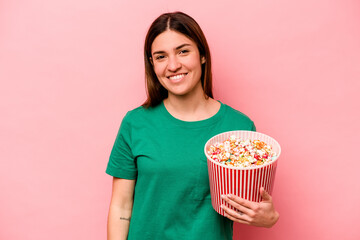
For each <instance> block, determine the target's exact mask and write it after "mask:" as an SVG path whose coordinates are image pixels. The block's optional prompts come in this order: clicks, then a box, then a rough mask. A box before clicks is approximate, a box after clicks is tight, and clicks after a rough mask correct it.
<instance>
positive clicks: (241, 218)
mask: <svg viewBox="0 0 360 240" xmlns="http://www.w3.org/2000/svg"><path fill="white" fill-rule="evenodd" d="M221 208H222V209H223V210H224V212H225V214H224V216H225V217H227V218H229V219H230V220H232V221H234V222H238V223H243V224H248V225H249V224H250V223H249V221H248V220H249V219H248V216H247V215H246V214H244V213H241V212H237V211H234V210H232V209H230V208H228V207H226V206H224V205H221Z"/></svg>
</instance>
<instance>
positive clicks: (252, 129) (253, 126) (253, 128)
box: [251, 121, 256, 132]
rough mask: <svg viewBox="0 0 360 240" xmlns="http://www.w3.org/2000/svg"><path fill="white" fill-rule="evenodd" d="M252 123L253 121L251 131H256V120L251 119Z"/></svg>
mask: <svg viewBox="0 0 360 240" xmlns="http://www.w3.org/2000/svg"><path fill="white" fill-rule="evenodd" d="M251 123H252V126H251V131H254V132H256V126H255V124H254V122H253V121H251Z"/></svg>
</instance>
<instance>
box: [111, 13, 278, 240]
mask: <svg viewBox="0 0 360 240" xmlns="http://www.w3.org/2000/svg"><path fill="white" fill-rule="evenodd" d="M144 50H145V51H144V55H145V56H144V57H145V58H144V60H145V72H146V85H147V91H148V98H147V100H146V102H145V103H144V104H143V106H141V107H138V108H136V109H134V110H132V111H129V112H128V113H127V114H126V116H125V117H124V119H123V121H122V123H121V127H120V130H119V133H118V135H117V137H116V140H115V143H114V147H113V149H112V152H111V155H110V159H109V163H108V166H107V169H106V172H107V173H108V174H110V175H111V176H113V177H114V179H113V192H112V198H111V204H110V210H109V217H108V239H126V238H128V239H151V240H153V239H161V240H163V239H202V238H203V239H214V240H218V239H232V226H233V224H232V223H233V221H236V222H240V223H244V224H251V225H255V226H263V227H270V226H272V225H273V224H275V223H276V221H277V219H278V213H277V212H276V211H275V209H274V207H273V203H272V200H271V197H270V196H269V195H268V194H267V193H266V192H265V191H264V190H263V189H262V190H261V194H262V196H263V199H264V200H263V202H261V203H255V202H249V201H246V200H243V199H241V198H238V197H236V196H223V198H224V200H225V201H227V202H229V203H230V204H231V205H233V206H234V207H236V208H237V209H238V210H239V211H237V212H235V211H232V210H231V209H228V208H226V207H225V209H224V210H225V212H226V214H227V215H226V216H227V218H226V217H223V216H221V215H219V214H218V213H217V212H215V211H214V210H213V209H212V206H211V199H210V189H209V179H208V175H207V165H206V157H205V155H204V152H203V148H204V145H205V142H206V141H207V140H208V139H209V138H211V137H212V136H214V135H216V134H218V133H221V132H224V131H230V130H253V131H255V126H254V124H253V122H252V121H251V120H250V119H249V118H248V117H247V116H245V115H244V114H242V113H240V112H238V111H237V110H234V109H232V108H231V107H229V106H227V105H225V104H223V103H221V102H219V101H216V100H214V99H213V94H212V76H211V58H210V51H209V47H208V44H207V42H206V39H205V36H204V34H203V32H202V30H201V29H200V27H199V25H198V24H197V23H196V22H195V20H194V19H192V18H191V17H190V16H188V15H186V14H184V13H181V12H175V13H166V14H163V15H161V16H160V17H158V18H157V19H156V20H155V21H154V22H153V23H152V25H151V26H150V29H149V31H148V33H147V36H146V40H145V49H144Z"/></svg>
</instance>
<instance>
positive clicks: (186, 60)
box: [151, 30, 205, 96]
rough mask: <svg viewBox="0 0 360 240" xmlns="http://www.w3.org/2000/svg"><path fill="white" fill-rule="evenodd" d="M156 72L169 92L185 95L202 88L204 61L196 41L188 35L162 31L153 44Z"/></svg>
mask: <svg viewBox="0 0 360 240" xmlns="http://www.w3.org/2000/svg"><path fill="white" fill-rule="evenodd" d="M151 55H152V59H151V60H152V63H153V67H154V71H155V74H156V76H157V78H158V79H159V81H160V83H161V85H162V86H163V87H164V88H165V89H167V90H168V94H169V96H170V95H175V96H184V95H188V94H192V93H195V92H197V91H202V92H203V89H202V86H201V80H200V79H201V64H202V63H204V62H205V59H204V58H203V57H202V58H201V57H200V53H199V50H198V48H197V46H196V43H195V42H193V41H192V40H191V39H189V38H188V37H186V36H185V35H183V34H181V33H178V32H176V31H172V30H167V31H165V32H163V33H161V34H159V35H158V36H157V37H156V38H155V40H154V42H153V43H152V45H151Z"/></svg>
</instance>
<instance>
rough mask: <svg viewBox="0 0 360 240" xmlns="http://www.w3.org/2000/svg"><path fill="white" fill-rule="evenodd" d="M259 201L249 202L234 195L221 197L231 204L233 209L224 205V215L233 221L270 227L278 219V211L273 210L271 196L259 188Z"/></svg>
mask: <svg viewBox="0 0 360 240" xmlns="http://www.w3.org/2000/svg"><path fill="white" fill-rule="evenodd" d="M260 194H261V197H262V199H263V200H262V201H261V202H259V203H258V202H251V201H248V200H245V199H243V198H240V197H238V196H235V195H232V194H231V195H230V194H229V195H223V196H221V198H222V199H223V200H224V201H226V202H227V203H229V204H230V205H231V206H233V207H234V208H235V209H237V211H234V210H232V209H230V208H228V207H226V206H224V205H222V206H221V207H222V208H223V209H224V211H225V217H227V218H229V219H231V220H233V221H234V222H239V223H244V224H248V225H253V226H257V227H267V228H270V227H272V226H273V225H274V224H275V223H276V222H277V221H278V220H279V213H278V212H277V211H276V210H275V208H274V204H273V201H272V198H271V196H270V195H269V194H268V193H267V192H266V191H265V190H264V188H263V187H261V188H260Z"/></svg>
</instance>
